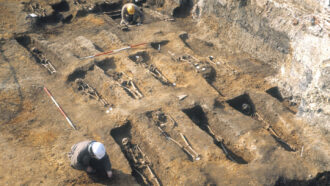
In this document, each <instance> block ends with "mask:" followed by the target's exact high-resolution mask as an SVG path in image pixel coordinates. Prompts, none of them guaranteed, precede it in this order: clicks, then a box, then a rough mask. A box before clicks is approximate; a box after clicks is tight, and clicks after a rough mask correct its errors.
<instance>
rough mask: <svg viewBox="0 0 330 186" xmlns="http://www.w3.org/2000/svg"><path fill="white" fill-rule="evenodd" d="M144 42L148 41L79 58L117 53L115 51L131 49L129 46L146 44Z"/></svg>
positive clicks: (134, 46)
mask: <svg viewBox="0 0 330 186" xmlns="http://www.w3.org/2000/svg"><path fill="white" fill-rule="evenodd" d="M146 44H148V43H140V44H137V45H130V46H127V47H123V48H119V49H116V50H111V51H108V52H103V53H99V54H95V55H92V56H86V57H82V58H80V59H89V58H95V57H98V56H103V55H107V54H114V53H117V52H121V51H123V50H128V49H131V48H136V47H138V46H143V45H146Z"/></svg>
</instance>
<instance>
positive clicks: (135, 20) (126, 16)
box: [120, 3, 144, 25]
mask: <svg viewBox="0 0 330 186" xmlns="http://www.w3.org/2000/svg"><path fill="white" fill-rule="evenodd" d="M143 19H144V16H143V12H142V10H141V9H140V8H139V7H138V6H136V5H135V4H134V3H126V4H125V5H124V6H123V8H122V9H121V22H120V24H121V25H128V24H129V25H133V24H138V25H140V24H142V22H143Z"/></svg>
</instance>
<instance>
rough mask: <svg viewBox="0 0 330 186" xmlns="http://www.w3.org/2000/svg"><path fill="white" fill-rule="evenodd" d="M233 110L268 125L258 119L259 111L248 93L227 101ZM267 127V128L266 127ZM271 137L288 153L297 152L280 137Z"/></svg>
mask: <svg viewBox="0 0 330 186" xmlns="http://www.w3.org/2000/svg"><path fill="white" fill-rule="evenodd" d="M226 102H227V103H228V104H229V105H230V106H231V107H232V108H234V109H235V110H237V111H239V112H241V113H242V114H244V115H246V116H249V117H251V118H253V119H254V120H256V121H260V122H262V123H263V124H266V125H267V123H265V121H263V120H260V119H258V115H257V111H256V108H255V105H254V103H253V101H252V100H251V98H250V96H249V95H248V94H247V93H244V94H242V95H240V96H237V97H235V98H232V99H229V100H227V101H226ZM264 127H266V126H264ZM270 135H271V136H272V137H273V138H274V140H275V141H276V142H277V143H278V144H279V145H280V146H281V147H282V148H283V149H285V150H286V151H289V152H294V151H295V150H294V149H293V148H292V147H290V145H289V144H287V143H286V142H285V141H283V140H282V139H281V138H280V137H277V136H276V135H274V134H272V133H270Z"/></svg>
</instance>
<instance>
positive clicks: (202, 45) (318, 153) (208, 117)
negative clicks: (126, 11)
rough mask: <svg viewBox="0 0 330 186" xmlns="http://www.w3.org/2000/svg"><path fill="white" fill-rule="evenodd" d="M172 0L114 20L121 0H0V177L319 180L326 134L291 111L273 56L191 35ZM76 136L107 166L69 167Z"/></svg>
mask: <svg viewBox="0 0 330 186" xmlns="http://www.w3.org/2000/svg"><path fill="white" fill-rule="evenodd" d="M83 2H85V3H83ZM165 2H166V1H165ZM170 2H171V1H170ZM183 2H184V3H183V4H181V5H180V6H178V7H176V8H174V10H173V16H174V18H175V20H174V21H171V20H169V19H164V17H167V16H165V15H162V14H161V13H160V12H162V7H158V8H156V7H154V6H149V5H153V4H152V3H151V4H148V3H147V2H146V3H144V4H142V5H143V6H144V7H143V9H144V12H145V16H146V20H145V23H144V24H143V25H141V26H132V27H129V28H128V30H121V27H120V25H119V22H120V15H118V12H119V13H120V11H119V10H120V9H121V6H122V1H119V0H118V1H113V2H111V3H107V2H105V1H80V0H78V1H76V0H72V1H71V0H66V1H65V0H63V1H55V0H54V1H38V0H33V1H19V0H15V1H2V0H0V12H1V13H0V21H1V22H0V25H1V30H0V34H1V35H0V36H1V37H0V39H1V40H0V50H1V55H0V83H1V84H0V103H1V105H0V130H1V135H0V149H1V158H0V164H1V165H2V166H1V169H0V185H39V184H41V185H139V184H140V185H157V184H158V183H159V184H160V185H330V181H329V180H330V179H329V167H330V165H329V152H330V146H329V142H330V139H329V135H328V134H323V133H322V131H320V130H319V129H318V128H313V127H311V126H310V125H307V124H306V121H302V120H297V119H295V117H294V116H295V114H296V112H297V105H295V104H293V103H290V101H289V100H287V99H286V98H283V97H282V95H281V92H280V91H279V89H278V88H277V87H276V86H274V85H273V84H270V83H268V82H267V81H266V78H267V77H269V76H272V75H274V74H276V73H277V69H273V67H271V66H270V65H267V63H265V62H263V61H262V60H260V59H257V58H255V57H253V56H251V55H249V54H246V53H245V52H241V53H239V54H240V55H236V54H233V53H231V52H229V51H230V50H231V49H230V50H229V49H228V50H227V49H226V46H225V45H224V46H221V47H222V49H221V50H220V49H219V48H218V45H215V44H213V43H212V42H210V41H209V40H203V37H198V35H196V34H194V33H195V31H196V30H198V29H199V28H198V25H196V24H195V23H194V22H193V20H192V18H191V16H190V10H191V8H192V6H193V1H190V0H189V1H183ZM240 2H241V3H240V5H241V6H246V5H247V2H249V1H240ZM163 3H164V1H156V4H158V5H161V4H163ZM145 5H148V6H145ZM156 11H159V12H158V14H156V13H155V12H156ZM30 13H35V14H37V15H38V17H37V18H25V17H26V16H27V15H28V14H30ZM211 39H217V37H214V38H211ZM140 43H147V44H145V45H141V46H138V47H136V48H132V49H129V50H124V51H121V52H118V53H111V54H107V55H102V56H97V57H95V58H87V59H83V58H84V57H86V56H90V55H95V54H99V53H102V52H108V51H111V50H115V49H119V48H123V47H126V46H129V45H135V44H140ZM220 51H221V52H220ZM226 51H228V52H226ZM44 87H47V88H48V89H49V90H50V92H51V93H52V95H53V96H54V98H55V99H56V100H57V102H58V103H59V104H60V105H61V106H62V108H63V110H64V111H65V112H66V114H67V115H68V116H69V118H70V119H71V121H72V122H73V123H74V124H75V126H77V130H74V129H73V128H71V127H70V125H69V124H68V123H67V121H66V120H65V118H64V117H63V116H62V115H61V113H60V112H59V111H58V110H57V108H56V106H55V105H54V104H53V102H52V101H51V99H50V98H49V97H48V96H47V94H46V93H45V92H44V89H43V88H44ZM124 138H127V139H128V140H129V142H128V144H126V143H123V139H124ZM86 139H94V140H98V141H100V142H102V143H104V144H105V146H106V150H107V152H108V154H109V157H110V160H111V163H112V166H113V169H114V177H113V178H112V179H106V178H103V177H98V176H96V177H95V176H88V175H87V174H86V173H85V172H82V171H78V170H74V169H72V168H71V167H70V162H69V159H68V157H67V153H68V152H69V151H70V148H71V146H72V145H73V144H75V143H77V142H79V141H81V140H86ZM180 145H182V146H180ZM138 148H139V149H140V150H139V149H138ZM129 149H132V152H130V150H129ZM191 149H192V150H191ZM132 154H133V155H132ZM148 167H149V168H150V170H149V168H148ZM151 173H152V174H151Z"/></svg>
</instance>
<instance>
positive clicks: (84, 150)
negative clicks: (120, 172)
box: [71, 141, 111, 172]
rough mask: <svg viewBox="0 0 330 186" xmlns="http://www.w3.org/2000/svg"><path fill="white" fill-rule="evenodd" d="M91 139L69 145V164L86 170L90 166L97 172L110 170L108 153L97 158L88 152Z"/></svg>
mask: <svg viewBox="0 0 330 186" xmlns="http://www.w3.org/2000/svg"><path fill="white" fill-rule="evenodd" d="M91 142H92V141H82V142H79V143H77V144H75V145H73V146H72V147H71V166H72V167H73V168H75V169H78V170H86V169H87V167H88V166H91V167H92V168H93V169H94V170H96V171H97V172H103V171H105V172H107V171H110V170H111V163H110V159H109V156H108V154H105V156H104V157H103V158H102V159H100V160H98V159H96V158H94V157H93V156H92V155H91V154H90V153H89V152H88V146H89V144H90V143H91Z"/></svg>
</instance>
